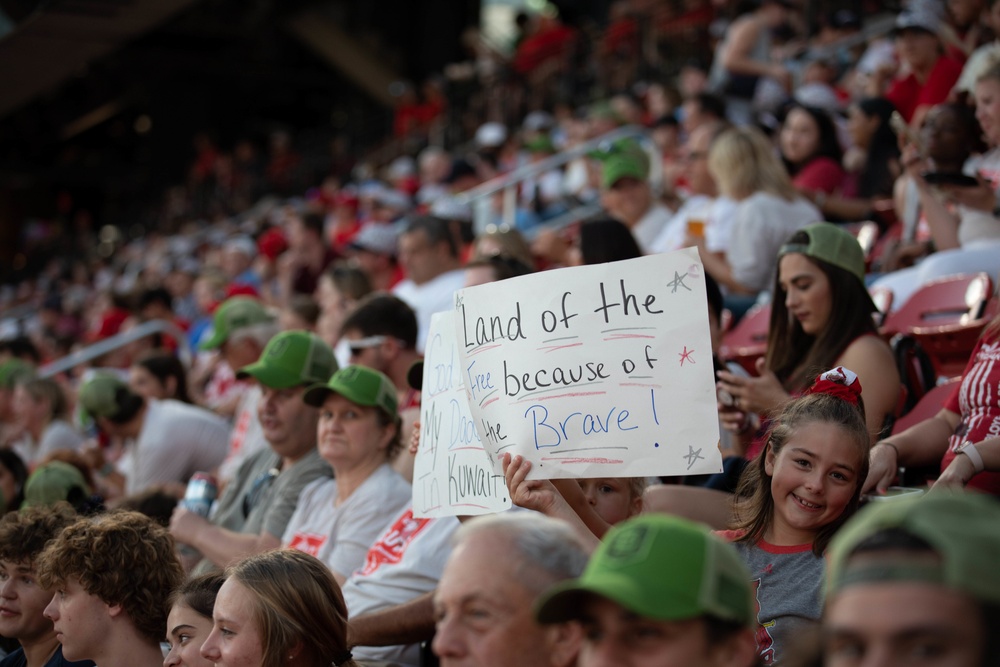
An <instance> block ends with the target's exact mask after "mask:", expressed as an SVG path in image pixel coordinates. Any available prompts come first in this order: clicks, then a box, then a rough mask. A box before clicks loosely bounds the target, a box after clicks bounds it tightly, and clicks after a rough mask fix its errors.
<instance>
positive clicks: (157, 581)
mask: <svg viewBox="0 0 1000 667" xmlns="http://www.w3.org/2000/svg"><path fill="white" fill-rule="evenodd" d="M35 569H36V570H37V572H38V578H39V582H40V583H41V584H42V586H43V587H44V588H56V587H58V586H60V585H62V584H64V583H65V582H66V581H68V580H70V579H75V580H77V581H79V582H80V586H81V587H82V588H83V590H85V591H86V592H87V593H89V594H90V595H96V596H97V597H99V598H100V599H101V600H102V601H103V602H104V603H105V604H109V605H121V607H122V608H123V609H124V611H125V613H126V614H127V615H128V617H129V618H130V619H131V620H132V623H133V625H134V626H135V628H136V630H138V631H139V633H140V634H142V635H143V636H144V637H146V638H148V639H150V640H152V641H156V642H159V641H160V640H161V639H163V634H164V628H165V627H166V624H167V613H168V612H169V610H170V609H169V605H168V604H167V601H168V598H169V596H170V593H171V591H173V590H174V589H175V588H176V587H178V586H179V585H180V584H181V582H182V581H183V580H184V570H183V568H181V564H180V562H178V560H177V556H176V554H175V553H174V539H173V538H172V537H171V536H170V533H168V532H167V530H166V528H164V527H162V526H160V525H159V524H157V523H155V522H154V521H153V520H152V519H150V518H149V517H147V516H145V515H144V514H140V513H138V512H126V511H120V510H118V511H113V512H108V513H105V514H99V515H97V516H95V517H90V518H86V519H80V520H78V521H77V522H76V523H73V524H71V525H69V526H68V527H66V528H65V529H64V530H63V531H62V533H60V534H59V536H58V537H57V538H56V539H54V540H52V541H51V542H50V543H49V544H48V545H47V546H46V547H45V550H44V551H43V552H42V553H41V555H40V556H39V557H38V560H37V562H36V563H35Z"/></svg>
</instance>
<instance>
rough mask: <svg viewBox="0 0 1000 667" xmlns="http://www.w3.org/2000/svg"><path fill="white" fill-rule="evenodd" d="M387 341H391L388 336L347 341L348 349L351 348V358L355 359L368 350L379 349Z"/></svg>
mask: <svg viewBox="0 0 1000 667" xmlns="http://www.w3.org/2000/svg"><path fill="white" fill-rule="evenodd" d="M387 340H389V337H388V336H368V337H367V338H359V339H357V340H349V341H347V347H348V348H350V350H351V356H352V357H353V356H357V355H359V354H361V353H362V352H363V351H364V350H367V349H368V348H371V347H378V346H379V345H381V344H382V343H384V342H385V341H387Z"/></svg>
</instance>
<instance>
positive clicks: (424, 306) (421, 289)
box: [393, 216, 465, 352]
mask: <svg viewBox="0 0 1000 667" xmlns="http://www.w3.org/2000/svg"><path fill="white" fill-rule="evenodd" d="M458 238H459V235H458V230H457V229H454V230H453V229H452V227H451V226H450V225H449V224H448V222H447V221H445V220H442V219H441V218H436V217H433V216H424V217H420V218H416V219H415V220H413V221H412V222H411V223H410V224H409V226H407V228H406V231H404V232H403V233H402V234H401V235H400V237H399V263H400V264H401V265H402V267H403V271H404V272H405V273H406V280H404V281H403V282H401V283H399V284H398V285H396V287H395V288H394V289H393V293H394V294H395V295H396V296H398V297H399V298H400V299H402V300H403V301H405V302H406V303H407V304H409V306H410V307H411V308H413V310H414V311H415V312H416V314H417V325H418V333H417V350H419V351H421V352H422V351H423V349H424V344H425V343H426V341H427V330H428V329H429V328H430V325H431V315H433V314H434V313H438V312H441V311H444V310H450V309H451V308H453V302H452V300H453V298H454V294H455V290H457V289H460V288H462V287H464V286H465V273H464V272H463V271H462V268H461V266H462V263H461V261H460V259H459V242H458Z"/></svg>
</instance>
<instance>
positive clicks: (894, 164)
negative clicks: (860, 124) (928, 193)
mask: <svg viewBox="0 0 1000 667" xmlns="http://www.w3.org/2000/svg"><path fill="white" fill-rule="evenodd" d="M857 107H858V109H859V110H860V111H861V113H863V114H864V115H866V116H868V117H869V118H876V117H877V118H878V119H879V125H878V127H877V128H876V129H875V134H873V135H872V140H871V145H870V146H868V156H867V158H865V166H864V167H862V168H861V172H860V173H859V174H858V196H859V197H862V198H866V197H876V196H878V197H887V196H889V195H891V194H892V187H893V184H894V183H895V182H896V177H897V176H898V175H899V173H898V172H899V139H898V138H897V137H896V132H895V131H894V130H893V129H892V125H891V124H890V123H889V118H890V117H891V116H892V112H893V111H895V110H896V105H894V104H893V103H892V102H890V101H889V100H887V99H886V98H884V97H866V98H865V99H863V100H861V101H860V102H858V103H857Z"/></svg>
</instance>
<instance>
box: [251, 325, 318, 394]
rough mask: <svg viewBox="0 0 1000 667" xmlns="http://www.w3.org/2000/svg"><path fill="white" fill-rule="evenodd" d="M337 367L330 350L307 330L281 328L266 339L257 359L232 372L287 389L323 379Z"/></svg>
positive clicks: (266, 385)
mask: <svg viewBox="0 0 1000 667" xmlns="http://www.w3.org/2000/svg"><path fill="white" fill-rule="evenodd" d="M336 370H337V359H336V357H334V355H333V350H332V349H331V348H330V346H329V345H327V344H326V343H324V342H323V341H322V340H321V339H320V337H319V336H317V335H316V334H314V333H309V332H308V331H283V332H281V333H279V334H277V335H276V336H275V337H274V338H272V339H271V340H270V342H268V344H267V346H266V347H265V348H264V351H263V352H262V353H261V355H260V359H258V360H257V361H255V362H254V363H252V364H250V365H249V366H244V367H243V368H241V369H240V370H239V372H238V373H237V374H236V377H238V378H240V379H242V378H246V377H252V378H254V379H256V380H257V381H258V382H260V383H261V384H262V385H264V386H265V387H270V388H272V389H288V388H289V387H296V386H299V385H313V384H316V383H318V382H326V381H327V380H328V379H330V376H331V375H333V374H334V373H335V372H336Z"/></svg>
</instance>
